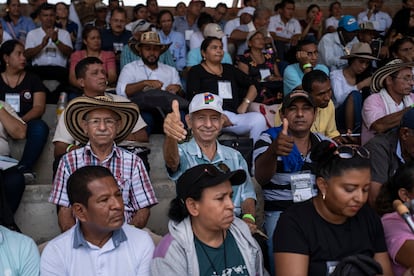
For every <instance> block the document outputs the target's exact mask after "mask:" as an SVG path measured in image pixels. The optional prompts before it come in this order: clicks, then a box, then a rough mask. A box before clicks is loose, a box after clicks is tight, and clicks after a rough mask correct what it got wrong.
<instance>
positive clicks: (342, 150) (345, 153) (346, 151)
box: [336, 145, 370, 159]
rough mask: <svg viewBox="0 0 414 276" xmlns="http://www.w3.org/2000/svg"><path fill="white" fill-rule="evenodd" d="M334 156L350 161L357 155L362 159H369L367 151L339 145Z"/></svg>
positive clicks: (363, 148)
mask: <svg viewBox="0 0 414 276" xmlns="http://www.w3.org/2000/svg"><path fill="white" fill-rule="evenodd" d="M336 155H337V156H338V157H339V158H342V159H350V158H353V157H355V156H356V155H358V156H359V157H361V158H363V159H369V158H370V153H369V150H368V149H366V148H365V147H362V146H357V145H341V146H339V147H338V148H337V149H336Z"/></svg>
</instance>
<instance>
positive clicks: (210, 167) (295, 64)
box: [0, 0, 414, 276]
mask: <svg viewBox="0 0 414 276" xmlns="http://www.w3.org/2000/svg"><path fill="white" fill-rule="evenodd" d="M38 2H41V1H38ZM121 2H122V1H121ZM121 2H119V1H118V0H110V1H109V5H108V6H107V5H106V4H104V3H103V2H101V1H97V0H95V1H75V2H74V3H71V4H70V5H67V4H65V3H64V2H59V3H57V4H56V5H53V4H49V3H47V2H44V3H37V4H38V6H37V7H36V10H35V11H34V13H33V15H35V16H36V21H34V20H32V19H31V18H29V17H26V16H24V15H23V12H22V11H23V9H22V7H21V4H20V2H19V0H7V2H6V3H5V6H6V9H5V12H4V15H3V16H2V17H1V19H0V22H1V25H0V27H1V28H0V45H1V47H0V55H1V56H0V73H1V74H0V159H2V160H3V159H4V160H6V159H7V158H8V157H10V148H9V141H10V139H26V143H25V147H24V150H23V154H22V156H21V158H19V160H12V159H7V161H8V162H9V161H10V162H14V163H13V164H12V166H10V167H4V168H1V170H0V172H1V174H0V183H1V185H0V208H5V209H7V212H8V215H9V216H13V214H14V213H15V212H16V210H17V208H18V206H19V203H20V200H21V198H22V194H23V192H24V189H25V184H27V183H29V181H28V180H29V179H30V178H31V179H34V178H35V177H36V175H35V174H34V173H33V167H34V165H35V163H36V161H37V160H38V159H39V157H40V155H41V153H42V150H43V147H44V146H45V144H46V143H47V137H48V134H49V129H48V127H47V125H46V123H45V122H44V121H43V120H42V116H43V114H44V112H45V107H46V103H51V104H54V103H56V101H57V99H58V96H59V94H60V93H61V92H67V93H69V95H70V96H69V99H70V101H69V108H68V109H67V110H69V111H70V112H66V111H67V110H66V111H65V112H64V113H62V115H61V117H60V118H59V120H58V123H57V127H56V131H55V133H54V135H55V136H54V138H53V144H54V147H55V151H54V157H55V162H54V168H53V169H54V173H56V175H54V180H53V189H52V192H51V196H50V201H51V202H52V203H54V204H56V205H58V206H59V207H58V208H59V211H58V218H57V220H58V222H59V226H60V228H61V230H62V231H63V232H64V233H62V236H59V237H57V238H56V239H55V240H53V241H51V244H50V246H48V247H46V251H45V254H44V255H43V256H42V261H41V262H42V264H41V267H40V268H39V267H38V266H37V267H36V266H33V269H37V270H39V269H40V270H41V275H53V273H57V274H59V275H65V274H70V273H78V272H79V271H77V270H71V269H73V267H71V264H68V263H65V264H64V262H65V260H64V258H55V259H53V256H54V255H55V254H60V253H61V252H60V249H59V246H68V240H70V239H71V238H72V236H71V235H73V237H74V239H75V240H76V245H73V247H70V249H71V252H72V253H71V254H74V255H76V256H87V255H89V254H91V255H92V253H91V252H89V251H93V250H90V249H92V248H95V247H96V248H101V249H103V248H105V249H108V250H109V249H111V250H112V249H115V250H114V251H113V252H112V253H111V254H113V255H111V256H112V258H120V260H121V259H122V257H124V256H125V254H130V255H131V259H130V260H131V261H132V262H140V261H142V262H143V263H142V266H139V265H138V266H137V267H134V266H131V267H125V268H124V269H125V270H124V271H125V273H128V271H130V270H129V269H131V271H132V270H134V269H135V271H141V272H142V275H150V274H151V271H152V273H153V275H156V274H157V273H158V274H159V273H161V271H164V270H165V269H166V268H167V267H168V268H171V273H176V274H177V275H178V274H180V275H183V274H189V275H197V274H199V273H200V274H205V273H210V274H212V275H218V274H220V275H221V273H222V272H224V271H232V272H233V274H231V273H230V275H235V273H236V271H238V272H240V273H242V275H251V274H252V273H253V272H255V273H256V274H257V275H266V271H268V272H269V273H270V274H272V275H282V276H283V275H325V274H326V273H327V272H329V273H333V275H342V274H340V270H341V269H343V270H346V269H345V268H346V267H347V266H352V265H353V264H355V262H356V261H355V260H358V262H365V266H363V267H361V266H359V267H358V268H357V267H353V269H360V270H361V271H365V270H364V269H368V267H370V268H371V269H372V271H373V272H372V271H371V272H372V273H373V274H380V275H381V274H382V275H392V273H393V272H394V274H395V275H403V274H404V275H406V276H408V275H414V269H413V268H414V262H413V261H411V258H412V257H410V256H411V255H410V254H411V253H412V247H413V246H412V244H411V243H414V238H413V232H414V229H410V228H409V225H406V224H405V222H404V221H403V220H402V219H401V218H400V217H399V216H398V215H397V214H396V213H393V211H395V210H394V209H393V207H392V206H391V205H392V204H391V203H392V201H393V200H400V201H401V202H397V203H398V204H396V206H395V207H397V205H398V206H399V208H402V207H401V206H402V205H406V206H407V208H408V211H407V212H408V213H410V212H411V211H413V210H412V209H413V208H412V206H411V205H410V204H412V203H411V201H412V200H413V199H414V195H413V194H412V193H413V191H412V187H411V186H412V185H409V184H410V183H411V182H413V177H412V175H414V167H413V166H412V164H411V161H414V138H413V137H414V94H413V91H414V90H413V88H414V76H413V74H414V41H413V39H412V37H414V21H413V19H412V18H414V5H412V3H411V1H408V0H403V1H402V6H401V9H400V10H398V11H396V12H395V14H394V15H393V16H392V15H391V14H389V13H388V12H387V11H386V9H385V8H384V1H383V0H368V1H367V4H366V7H364V8H363V9H361V10H359V11H358V13H354V14H346V13H344V12H343V10H342V7H341V3H340V2H332V3H331V4H330V6H329V15H328V14H326V15H325V14H323V13H322V10H323V7H322V9H321V7H320V6H319V5H316V4H309V5H308V7H307V9H306V13H304V17H303V18H298V17H297V16H296V15H295V8H296V6H295V2H294V0H282V1H281V2H280V3H277V4H276V5H275V7H274V10H273V11H271V10H270V9H268V8H265V7H263V5H260V4H259V1H257V0H244V1H243V7H242V8H241V9H240V10H239V11H238V12H237V16H236V18H230V12H229V9H228V7H227V5H226V4H224V3H219V4H217V6H215V7H206V3H205V1H202V0H190V1H189V2H188V4H185V3H183V2H180V3H178V4H177V6H176V7H175V9H160V8H159V7H158V3H157V0H147V1H146V3H145V4H138V5H136V6H135V7H134V8H133V9H132V14H129V12H128V10H127V9H126V8H125V7H123V4H122V3H121ZM95 97H97V99H90V98H95ZM82 101H84V102H82ZM94 101H96V102H94ZM76 102H80V103H83V104H85V103H88V104H90V106H89V107H88V108H90V110H89V109H88V110H86V109H82V108H86V107H82V106H81V105H78V106H76V110H74V108H73V106H74V105H75V104H76ZM118 103H119V104H118ZM121 103H122V104H124V105H125V110H123V111H122V112H121V111H119V112H118V110H117V109H116V108H115V107H116V106H118V105H120V106H121V105H122V104H121ZM131 106H138V109H136V108H133V107H131ZM81 109H82V110H84V111H83V112H84V113H83V115H82V116H80V115H79V113H77V112H78V111H79V110H81ZM129 109H131V110H133V111H131V112H132V113H133V115H134V116H135V117H134V118H133V120H132V121H131V119H130V118H129V117H128V116H127V115H125V114H124V113H128V112H129V111H128V110H129ZM79 112H80V111H79ZM131 112H130V113H131ZM124 115H125V116H124ZM70 116H72V117H70ZM76 116H78V117H76ZM128 120H130V121H128ZM76 122H78V124H77V126H75V123H76ZM126 124H129V125H128V127H127V126H126ZM76 127H78V128H77V129H75V128H76ZM123 131H124V132H125V133H124V135H121V136H122V137H119V136H118V135H120V133H123ZM154 133H161V134H165V135H166V138H165V142H164V149H163V150H164V159H165V163H166V168H167V169H166V170H167V172H168V176H169V177H170V178H171V179H172V180H173V181H174V182H175V183H176V185H177V189H176V192H177V194H176V196H174V198H175V199H174V200H173V202H172V204H171V206H170V210H169V218H170V222H169V225H168V226H169V231H170V233H169V234H168V235H167V236H166V237H165V238H164V239H163V240H162V241H161V243H160V245H159V246H158V247H154V246H153V245H152V243H151V242H150V241H149V237H148V236H147V234H146V233H144V232H142V231H141V230H137V229H134V228H131V227H129V226H127V227H126V226H125V225H123V223H124V222H126V223H129V224H132V225H133V226H136V227H138V228H145V227H146V224H147V221H148V218H149V216H150V207H151V206H153V205H155V204H156V203H157V198H156V195H155V191H153V188H152V185H151V182H150V175H149V168H150V167H149V163H148V162H147V160H143V162H140V161H139V160H140V158H141V157H142V158H144V157H143V156H141V155H139V157H140V158H136V157H135V156H133V155H134V154H135V153H131V152H128V151H127V149H124V148H123V145H124V144H128V142H130V143H132V144H134V147H135V149H136V148H137V147H139V146H137V145H139V144H140V143H142V142H148V141H151V135H152V134H154ZM221 133H229V134H230V135H235V136H236V138H234V139H239V138H240V137H239V136H246V137H248V138H250V139H251V140H252V141H253V146H252V148H251V151H252V156H253V157H252V159H253V160H247V162H250V163H251V164H247V165H246V162H244V160H242V159H243V156H241V155H240V154H238V153H235V152H234V151H232V150H230V149H228V148H227V147H225V146H222V145H219V140H220V139H219V136H220V135H221ZM82 135H84V136H82ZM126 141H128V142H126ZM131 141H132V142H131ZM128 150H130V149H128ZM123 156H128V158H130V159H131V160H132V161H133V162H132V161H131V162H128V160H129V159H128V160H126V159H125V160H124V159H123ZM131 156H133V157H131ZM240 159H241V160H242V161H240ZM137 160H138V161H137ZM229 160H230V161H229ZM137 164H138V165H137ZM200 164H202V165H200ZM197 165H199V166H197ZM223 165H224V166H223ZM84 166H86V167H87V169H86V170H84V171H81V172H80V173H79V175H76V172H77V171H79V169H78V168H80V167H84ZM94 166H95V167H94ZM101 166H103V167H107V168H108V169H109V170H107V171H99V169H97V168H96V167H101ZM121 167H122V169H121ZM226 167H227V168H226ZM248 167H252V171H251V172H249V171H248V169H247V168H248ZM243 171H244V172H243ZM127 174H129V175H127ZM72 175H73V176H74V178H75V180H76V181H77V182H79V183H77V185H78V186H77V187H75V188H74V189H73V190H70V188H69V186H68V188H67V191H66V185H70V183H73V181H72V180H71V177H72ZM132 177H135V178H136V179H140V181H137V183H140V184H139V185H140V186H142V189H143V190H144V192H143V193H146V194H148V195H147V196H143V195H142V193H140V192H138V191H137V189H138V188H137V187H135V186H133V185H130V180H129V179H130V178H132ZM253 178H254V179H255V181H254V182H257V183H258V184H259V186H260V187H261V189H262V191H263V194H260V196H261V197H262V198H258V197H259V194H258V195H256V194H255V192H254V191H252V190H253V189H252V185H251V184H252V183H253V182H252V179H253ZM243 183H248V184H249V188H248V190H247V188H245V184H243ZM133 184H135V185H137V184H136V183H133ZM73 185H75V184H73ZM79 185H80V186H79ZM82 185H84V187H81V186H82ZM102 185H103V186H105V187H106V189H98V188H99V187H100V186H102ZM116 185H117V187H119V188H121V193H120V194H117V192H116V191H117V187H116ZM231 186H233V187H231ZM191 187H193V188H191ZM195 188H197V189H195ZM128 189H130V190H131V191H132V192H128ZM140 189H141V188H140ZM186 189H187V190H186ZM85 190H86V191H88V192H86V193H85V195H84V196H83V197H79V195H78V194H77V193H79V192H81V191H85ZM154 190H156V189H154ZM62 191H63V192H62ZM232 191H233V192H232ZM104 192H105V193H107V194H105V195H104V196H105V198H106V200H105V204H103V203H102V204H97V202H92V203H93V204H92V203H91V204H90V205H89V204H88V203H90V201H93V200H96V198H99V197H100V196H102V195H101V194H102V193H104ZM135 193H136V194H135ZM62 194H63V197H62ZM246 194H248V197H247V196H246V198H243V196H245V195H246ZM219 195H220V197H219ZM144 197H146V199H144ZM256 201H264V207H263V208H264V214H265V215H264V219H263V220H264V224H263V225H259V224H256V218H257V217H256V216H258V215H259V214H260V213H256V210H254V209H255V208H254V205H255V203H256ZM95 204H97V206H95ZM4 206H5V207H4ZM373 207H376V208H373ZM410 208H412V209H410ZM109 209H111V210H112V209H113V210H114V213H115V215H113V216H112V213H111V214H109V213H110V212H109V211H108V210H109ZM209 210H212V211H211V212H209ZM0 211H1V210H0ZM375 211H377V214H375ZM105 212H108V213H105ZM413 212H414V211H413ZM123 213H125V214H126V217H125V219H123ZM1 214H2V212H0V215H1ZM10 214H11V215H10ZM218 214H220V215H218ZM105 216H106V218H107V219H108V221H99V219H103V220H104V217H105ZM379 216H382V224H381V219H380V218H379ZM234 217H236V218H234ZM96 218H99V219H98V220H97V219H96ZM238 218H240V219H238ZM257 221H261V220H259V219H257ZM0 222H1V216H0ZM95 224H97V225H95ZM395 225H399V226H400V227H401V229H398V230H396V229H395V228H394V227H397V226H395ZM100 227H102V228H100ZM97 229H101V230H103V231H97ZM349 229H351V230H352V231H351V230H349ZM249 230H250V231H249ZM262 230H263V232H264V233H265V234H264V235H263V236H260V235H259V236H260V238H259V237H258V236H257V234H258V233H259V234H260V233H262V232H261V231H262ZM348 230H349V231H348ZM136 231H138V232H136ZM384 231H385V233H384ZM354 232H355V235H353V234H354ZM252 234H253V235H252ZM356 235H357V236H358V239H354V238H353V237H354V236H356ZM150 236H151V237H152V238H153V240H154V242H156V243H158V242H159V239H158V238H157V237H154V235H153V234H152V233H150ZM264 236H266V237H267V240H266V239H265V238H264ZM1 237H3V240H4V239H5V237H7V239H14V240H23V241H24V242H25V245H24V246H26V247H27V248H28V250H29V249H30V248H31V242H30V241H28V240H25V239H23V238H22V237H21V236H16V237H13V236H12V235H11V236H10V237H9V234H8V232H7V231H5V230H3V228H0V256H2V253H3V252H2V247H1V244H2V239H1ZM130 237H131V238H130ZM137 237H141V238H143V239H144V240H145V241H149V244H148V243H146V244H145V246H146V247H145V250H144V249H143V250H144V251H145V253H143V252H144V251H142V252H135V251H133V249H132V248H131V247H130V246H131V245H130V242H132V241H134V240H135V239H136V238H137ZM252 237H253V238H252ZM338 237H341V238H338ZM129 238H130V239H129ZM7 239H6V240H7ZM109 240H112V241H113V243H110V242H108V241H109ZM339 240H340V242H341V244H337V243H336V241H339ZM65 243H66V244H65ZM322 243H324V244H325V245H326V246H325V247H323V248H320V247H319V244H322ZM21 246H23V245H21ZM84 246H85V247H87V248H88V250H86V251H85V252H82V253H81V254H80V253H79V251H76V250H77V249H78V248H79V247H84ZM155 246H156V244H155ZM226 247H227V249H226ZM387 248H388V249H387ZM68 250H69V247H68ZM131 250H132V251H131ZM230 250H232V252H233V251H234V252H235V253H234V254H229V252H230ZM387 250H388V253H387ZM131 252H133V253H131ZM177 252H179V253H177ZM247 252H249V254H248V253H247ZM78 254H79V255H78ZM152 254H154V255H152ZM144 255H145V256H144ZM108 256H109V255H108ZM148 256H150V257H152V256H153V259H152V260H151V258H148ZM13 257H17V258H19V257H20V258H22V257H23V256H13ZM27 258H29V257H27ZM31 258H32V260H33V262H37V264H39V258H38V256H37V255H36V254H32V255H31ZM106 258H107V257H105V258H103V259H99V258H98V257H96V259H95V260H94V261H96V262H98V261H99V262H101V261H105V260H106ZM132 258H134V259H132ZM9 260H12V259H9ZM58 261H62V263H58ZM14 264H16V265H19V264H20V263H19V262H15V263H14ZM1 265H3V263H2V259H1V258H0V274H1V272H2V271H1V269H3V267H5V266H4V265H3V266H1ZM6 265H7V267H5V269H11V270H12V271H17V272H18V273H23V272H21V271H20V270H18V269H17V268H12V266H13V263H12V262H11V261H9V262H8V263H7V264H6ZM59 269H61V270H59ZM87 269H88V271H91V273H95V272H94V269H95V267H93V266H90V267H88V268H87ZM107 269H108V271H116V266H113V264H111V265H110V266H108V268H107ZM19 271H20V272H19ZM57 271H59V272H57ZM63 271H64V272H63ZM361 271H360V272H361ZM154 273H155V274H154ZM243 273H244V274H243ZM335 273H336V274H335ZM22 275H23V274H22ZM28 275H29V274H28ZM30 275H37V273H34V274H33V272H32V274H30Z"/></svg>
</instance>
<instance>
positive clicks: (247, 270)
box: [151, 164, 264, 276]
mask: <svg viewBox="0 0 414 276" xmlns="http://www.w3.org/2000/svg"><path fill="white" fill-rule="evenodd" d="M245 179H246V172H245V171H243V170H236V171H233V172H223V171H221V170H220V169H218V168H217V167H215V166H214V165H212V164H203V165H198V166H195V167H193V168H191V169H188V170H187V171H186V172H184V173H183V174H182V175H181V177H180V178H179V179H178V181H177V197H176V198H175V199H173V200H172V201H171V204H170V210H169V213H168V216H169V218H170V221H169V223H168V229H169V234H167V235H166V236H165V237H164V238H163V239H162V240H161V242H160V243H159V245H158V247H157V248H156V249H155V252H154V257H153V261H152V265H151V272H152V275H163V274H165V273H166V271H168V273H167V274H168V275H229V274H228V272H229V271H237V275H258V276H260V275H263V273H264V271H263V258H262V252H261V251H260V247H259V245H258V244H257V243H256V241H255V239H254V238H253V237H252V235H251V233H250V230H249V227H248V226H247V224H246V223H245V222H244V221H242V220H241V219H239V218H237V217H235V216H234V213H233V211H234V204H233V202H232V185H240V184H242V183H243V182H244V181H245ZM231 275H235V273H234V272H233V273H231Z"/></svg>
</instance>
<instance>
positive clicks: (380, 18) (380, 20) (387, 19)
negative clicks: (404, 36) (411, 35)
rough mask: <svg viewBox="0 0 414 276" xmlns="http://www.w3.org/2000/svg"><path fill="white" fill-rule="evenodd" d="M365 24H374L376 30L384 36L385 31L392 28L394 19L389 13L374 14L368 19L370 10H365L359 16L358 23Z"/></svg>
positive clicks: (379, 12)
mask: <svg viewBox="0 0 414 276" xmlns="http://www.w3.org/2000/svg"><path fill="white" fill-rule="evenodd" d="M363 22H372V24H374V28H375V30H377V31H379V32H380V33H381V34H382V35H384V34H385V31H386V30H388V28H389V27H390V26H391V23H392V18H391V16H390V15H389V14H388V13H386V12H383V11H378V12H377V13H373V14H372V15H371V18H370V19H368V10H365V11H363V12H360V13H359V14H358V23H359V24H361V23H363Z"/></svg>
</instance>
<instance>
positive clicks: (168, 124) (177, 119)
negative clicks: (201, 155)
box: [164, 100, 187, 141]
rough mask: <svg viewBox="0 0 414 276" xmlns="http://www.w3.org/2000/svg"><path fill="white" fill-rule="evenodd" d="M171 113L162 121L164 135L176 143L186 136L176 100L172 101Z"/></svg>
mask: <svg viewBox="0 0 414 276" xmlns="http://www.w3.org/2000/svg"><path fill="white" fill-rule="evenodd" d="M171 107H172V112H171V113H168V114H167V116H166V117H165V119H164V133H165V135H167V136H168V137H171V138H173V139H175V140H177V141H182V140H184V139H185V137H186V135H187V131H186V130H185V128H184V124H183V122H181V115H180V106H179V104H178V101H177V100H173V102H172V104H171Z"/></svg>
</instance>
